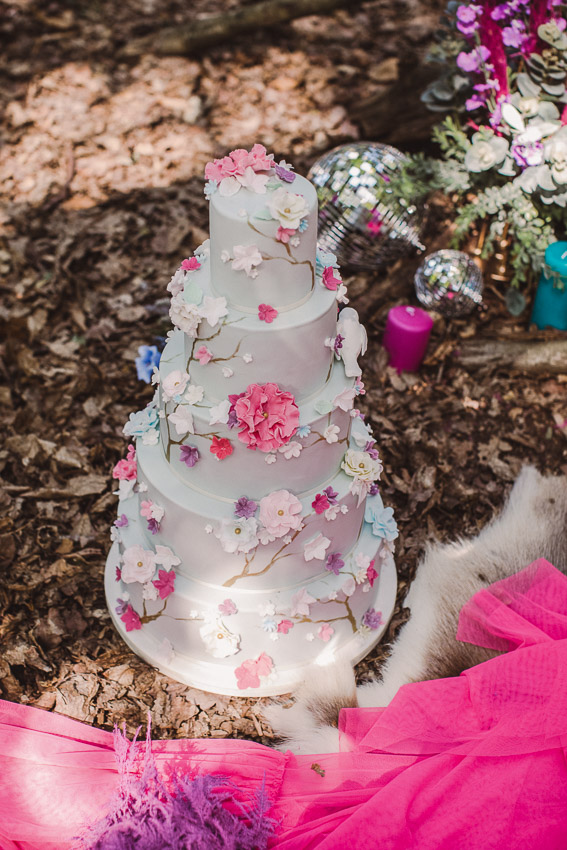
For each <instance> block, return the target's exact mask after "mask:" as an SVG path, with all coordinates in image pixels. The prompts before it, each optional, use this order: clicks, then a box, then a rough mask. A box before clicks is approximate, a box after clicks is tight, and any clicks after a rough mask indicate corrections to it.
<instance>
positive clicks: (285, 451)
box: [278, 440, 303, 460]
mask: <svg viewBox="0 0 567 850" xmlns="http://www.w3.org/2000/svg"><path fill="white" fill-rule="evenodd" d="M302 449H303V446H302V445H301V443H298V442H297V440H292V441H291V442H290V443H286V445H285V446H280V447H279V449H278V451H279V452H280V453H281V454H282V455H283V456H284V457H285V459H286V460H291V458H292V457H299V455H300V454H301V450H302Z"/></svg>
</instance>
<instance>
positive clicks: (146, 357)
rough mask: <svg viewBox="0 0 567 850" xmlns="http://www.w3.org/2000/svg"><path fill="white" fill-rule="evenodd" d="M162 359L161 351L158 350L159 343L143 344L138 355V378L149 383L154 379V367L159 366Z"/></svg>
mask: <svg viewBox="0 0 567 850" xmlns="http://www.w3.org/2000/svg"><path fill="white" fill-rule="evenodd" d="M160 360H161V352H159V351H158V348H157V345H141V346H140V347H139V348H138V357H136V360H135V363H136V372H137V373H138V379H139V380H140V381H145V382H146V384H149V383H150V381H151V380H152V374H153V371H154V367H157V366H159V361H160Z"/></svg>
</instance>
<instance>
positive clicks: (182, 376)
mask: <svg viewBox="0 0 567 850" xmlns="http://www.w3.org/2000/svg"><path fill="white" fill-rule="evenodd" d="M188 381H189V375H188V374H187V372H182V371H181V370H180V369H174V370H173V372H170V373H169V375H166V377H165V378H163V380H162V382H161V393H162V398H163V400H164V401H171V399H172V398H174V397H175V396H176V395H181V393H183V392H185V387H186V386H187V383H188Z"/></svg>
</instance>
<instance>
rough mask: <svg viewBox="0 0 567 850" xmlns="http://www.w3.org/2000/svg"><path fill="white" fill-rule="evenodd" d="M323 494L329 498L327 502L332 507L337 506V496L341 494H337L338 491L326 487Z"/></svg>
mask: <svg viewBox="0 0 567 850" xmlns="http://www.w3.org/2000/svg"><path fill="white" fill-rule="evenodd" d="M323 493H324V494H325V496H326V497H327V501H328V502H329V504H330V505H336V504H337V496H338V495H339V494H338V493H337V491H336V490H333V488H332V487H326V488H325V489H324V490H323Z"/></svg>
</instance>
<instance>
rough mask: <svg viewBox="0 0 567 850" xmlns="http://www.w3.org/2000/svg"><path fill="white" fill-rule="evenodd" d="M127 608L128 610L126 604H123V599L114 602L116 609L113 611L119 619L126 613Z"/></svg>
mask: <svg viewBox="0 0 567 850" xmlns="http://www.w3.org/2000/svg"><path fill="white" fill-rule="evenodd" d="M127 608H128V603H127V602H125V601H124V600H123V599H117V600H116V608H115V609H114V610H115V611H116V613H117V614H118V616H119V617H121V616H122V614H125V613H126V609H127Z"/></svg>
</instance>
